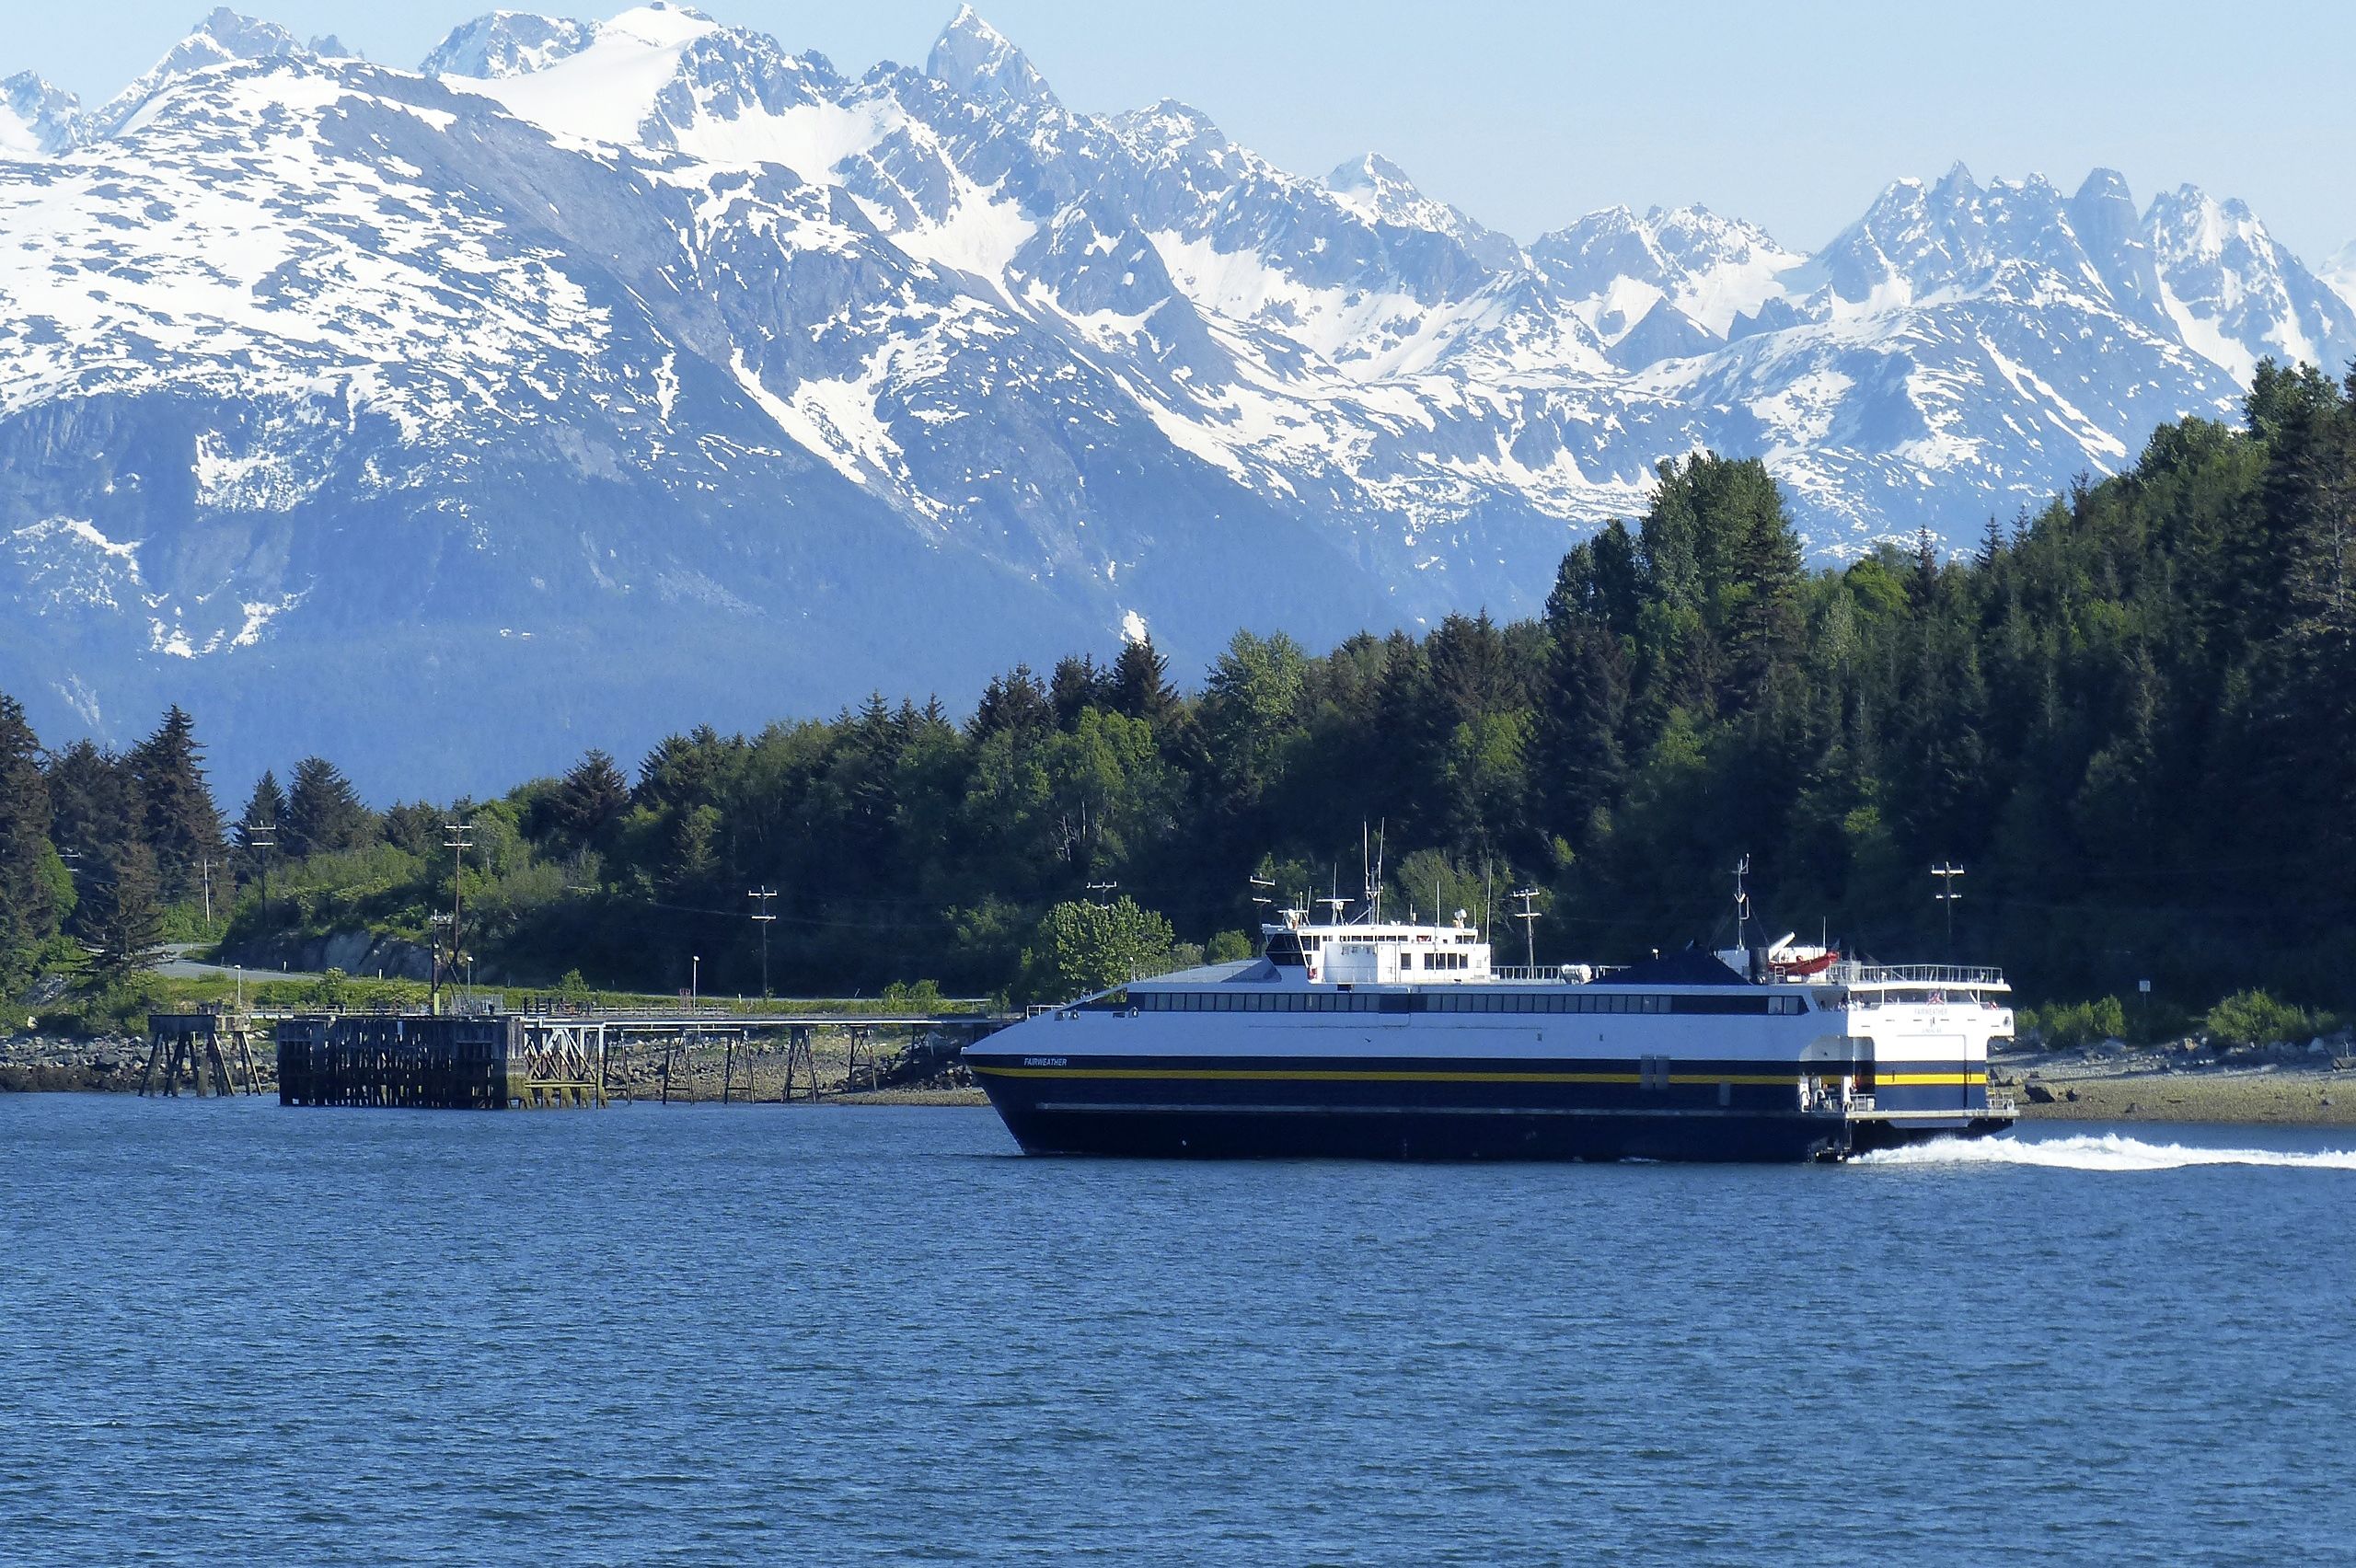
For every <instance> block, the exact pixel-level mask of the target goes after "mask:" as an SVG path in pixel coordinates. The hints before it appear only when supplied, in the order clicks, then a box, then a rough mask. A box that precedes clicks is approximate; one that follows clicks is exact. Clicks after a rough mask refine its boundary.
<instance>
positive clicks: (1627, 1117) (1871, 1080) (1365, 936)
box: [964, 911, 2014, 1160]
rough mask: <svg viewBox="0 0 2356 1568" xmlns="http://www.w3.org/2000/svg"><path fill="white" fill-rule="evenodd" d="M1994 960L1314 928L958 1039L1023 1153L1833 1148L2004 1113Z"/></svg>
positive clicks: (1840, 1153) (1782, 1155) (1405, 1154)
mask: <svg viewBox="0 0 2356 1568" xmlns="http://www.w3.org/2000/svg"><path fill="white" fill-rule="evenodd" d="M2008 994H2009V989H2008V987H2007V986H2005V984H2004V977H2003V975H2002V974H1999V973H1997V972H1996V971H1994V970H1992V969H1960V968H1950V967H1930V966H1921V967H1885V966H1879V965H1868V964H1861V963H1850V962H1842V960H1841V959H1840V957H1839V955H1838V954H1836V953H1832V952H1829V951H1825V950H1823V949H1819V948H1796V947H1794V946H1792V945H1791V939H1790V938H1788V937H1786V938H1785V939H1784V940H1782V941H1780V942H1777V943H1773V944H1771V945H1770V946H1768V947H1765V948H1759V949H1750V950H1740V949H1738V950H1735V951H1728V952H1725V953H1712V952H1708V951H1698V950H1694V951H1685V952H1680V953H1673V954H1670V955H1669V956H1666V957H1658V958H1655V959H1653V960H1651V961H1649V962H1646V963H1638V964H1635V965H1633V966H1631V967H1628V968H1623V969H1617V970H1609V969H1596V968H1591V967H1588V966H1585V965H1565V966H1563V967H1561V968H1558V969H1543V970H1542V969H1526V968H1518V967H1516V968H1508V967H1500V966H1497V965H1496V964H1494V963H1492V962H1491V951H1490V946H1489V944H1488V943H1487V942H1486V941H1485V940H1483V939H1482V937H1481V934H1480V933H1479V932H1478V931H1477V930H1476V929H1474V928H1472V927H1470V926H1468V925H1467V924H1465V919H1464V916H1463V914H1462V912H1461V911H1460V912H1459V914H1458V916H1457V918H1456V923H1455V924H1453V925H1446V926H1442V925H1415V924H1412V923H1411V924H1403V925H1402V924H1388V925H1386V924H1382V923H1380V919H1379V917H1377V918H1373V919H1369V920H1367V921H1360V922H1340V921H1335V922H1334V923H1329V924H1312V923H1310V922H1308V921H1306V920H1305V919H1304V918H1303V917H1301V915H1300V913H1299V912H1298V911H1288V912H1287V914H1286V917H1285V921H1284V923H1283V924H1282V925H1280V926H1276V927H1271V928H1269V929H1268V932H1267V942H1266V947H1265V951H1264V952H1263V953H1262V955H1261V956H1260V957H1258V958H1256V959H1252V960H1248V961H1245V962H1242V963H1223V964H1210V965H1206V966H1203V967H1200V968H1195V969H1189V970H1184V971H1182V972H1180V973H1177V974H1167V975H1162V976H1159V977H1157V978H1154V979H1150V980H1138V981H1133V982H1131V983H1130V984H1128V985H1126V986H1119V987H1116V988H1114V989H1112V990H1108V991H1104V992H1101V993H1099V994H1097V995H1094V996H1091V997H1084V998H1082V999H1080V1000H1079V1001H1076V1002H1072V1003H1070V1004H1068V1005H1066V1006H1062V1007H1055V1008H1045V1009H1034V1011H1033V1014H1032V1016H1031V1017H1029V1018H1027V1019H1026V1020H1023V1021H1022V1023H1019V1024H1016V1025H1014V1026H1013V1027H1012V1028H1010V1029H1007V1030H1004V1031H1001V1032H999V1033H997V1034H995V1035H992V1036H990V1037H989V1038H988V1039H987V1040H986V1041H982V1042H980V1043H976V1044H975V1045H973V1046H971V1047H969V1048H968V1049H967V1050H966V1052H965V1054H964V1055H965V1061H966V1063H967V1065H968V1066H971V1068H972V1069H973V1071H974V1074H975V1076H976V1079H977V1080H978V1081H979V1082H980V1083H981V1084H982V1086H983V1088H984V1089H985V1090H987V1092H988V1094H989V1098H990V1103H991V1104H992V1105H993V1106H995V1107H996V1108H997V1110H998V1113H999V1116H1000V1117H1002V1118H1003V1119H1004V1121H1005V1123H1006V1125H1007V1129H1008V1131H1010V1132H1011V1133H1012V1134H1013V1135H1014V1137H1015V1140H1016V1141H1017V1142H1018V1143H1020V1144H1021V1145H1022V1147H1023V1149H1024V1150H1025V1151H1026V1152H1029V1153H1033V1154H1105V1155H1143V1156H1159V1157H1186V1156H1200V1157H1244V1156H1327V1157H1347V1158H1364V1159H1589V1160H1616V1159H1679V1160H1683V1159H1715V1160H1810V1159H1844V1158H1846V1157H1847V1156H1849V1155H1852V1154H1856V1153H1861V1152H1864V1151H1865V1150H1868V1149H1873V1148H1878V1147H1888V1146H1891V1145H1894V1144H1899V1143H1904V1142H1908V1141H1911V1140H1916V1139H1922V1138H1928V1137H1934V1136H1977V1135H1981V1134H1986V1133H1990V1132H1994V1131H1997V1130H1999V1129H2001V1128H2004V1127H2008V1126H2010V1125H2011V1124H2012V1121H2013V1116H2014V1110H2013V1107H2012V1106H2011V1104H2010V1103H2008V1102H2006V1101H2001V1100H1996V1099H1992V1098H1991V1096H1990V1094H1989V1092H1988V1043H1989V1042H1990V1041H1991V1040H1992V1039H2001V1038H2007V1037H2009V1036H2010V1035H2011V1033H2012V1029H2013V1015H2012V1010H2011V1009H2010V1008H2009V1007H2008V1006H2007V1005H2005V1000H2004V998H2005V997H2007V995H2008Z"/></svg>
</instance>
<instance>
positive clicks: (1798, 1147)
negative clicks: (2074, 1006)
mask: <svg viewBox="0 0 2356 1568" xmlns="http://www.w3.org/2000/svg"><path fill="white" fill-rule="evenodd" d="M966 1059H967V1062H968V1065H969V1066H971V1067H972V1069H973V1071H974V1073H975V1075H976V1079H977V1080H978V1081H979V1082H980V1083H981V1084H982V1086H983V1087H984V1089H985V1090H987V1092H988V1094H989V1097H990V1102H991V1104H992V1105H993V1106H995V1107H996V1108H997V1110H998V1113H999V1116H1000V1117H1001V1118H1002V1119H1003V1120H1004V1122H1005V1123H1006V1126H1007V1129H1008V1131H1009V1132H1011V1134H1012V1135H1013V1136H1014V1138H1015V1141H1016V1142H1017V1143H1019V1144H1020V1145H1021V1146H1022V1148H1023V1150H1024V1152H1026V1153H1030V1154H1070V1155H1126V1156H1139V1157H1147V1158H1161V1159H1184V1158H1198V1159H1238V1158H1328V1159H1406V1160H1623V1159H1659V1160H1743V1161H1773V1162H1788V1161H1807V1160H1823V1159H1842V1158H1845V1157H1847V1156H1848V1155H1851V1154H1853V1153H1859V1152H1863V1151H1864V1150H1865V1149H1867V1148H1874V1147H1888V1146H1890V1145H1893V1144H1896V1143H1901V1142H1906V1141H1911V1140H1915V1139H1920V1138H1923V1137H1931V1136H1973V1135H1974V1134H1977V1133H1983V1132H1989V1131H1994V1130H1996V1129H1997V1128H1999V1127H2001V1126H2003V1125H2006V1124H2008V1122H2006V1121H2004V1120H2000V1119H1992V1118H1990V1117H1989V1116H1988V1115H1987V1113H1986V1112H1985V1110H1984V1106H1983V1108H1981V1109H1979V1110H1975V1109H1973V1108H1971V1107H1969V1105H1967V1104H1965V1103H1963V1095H1962V1094H1961V1093H1958V1097H1957V1103H1956V1104H1955V1105H1954V1107H1953V1108H1952V1109H1951V1110H1945V1111H1941V1110H1933V1109H1928V1108H1926V1109H1924V1110H1923V1111H1920V1112H1914V1113H1882V1114H1880V1115H1878V1116H1874V1117H1870V1118H1866V1117H1858V1116H1853V1115H1852V1114H1851V1113H1848V1112H1846V1111H1844V1110H1842V1109H1840V1108H1837V1107H1828V1108H1825V1109H1819V1110H1801V1109H1799V1108H1798V1106H1797V1104H1796V1101H1797V1098H1798V1097H1797V1087H1798V1084H1799V1082H1800V1078H1801V1075H1802V1073H1803V1072H1804V1071H1805V1070H1806V1069H1805V1068H1804V1066H1802V1065H1801V1064H1798V1063H1794V1064H1792V1065H1791V1066H1789V1067H1786V1068H1778V1067H1775V1066H1771V1065H1770V1064H1765V1063H1761V1062H1758V1061H1755V1060H1745V1061H1724V1062H1708V1061H1693V1060H1687V1061H1682V1062H1680V1063H1678V1064H1676V1072H1675V1074H1674V1077H1673V1078H1671V1080H1670V1081H1669V1082H1667V1083H1656V1082H1653V1081H1651V1080H1650V1077H1649V1075H1648V1074H1646V1071H1645V1069H1644V1066H1643V1064H1641V1063H1639V1062H1636V1061H1626V1062H1609V1061H1596V1060H1591V1059H1582V1060H1565V1061H1552V1062H1550V1061H1541V1060H1530V1059H1528V1058H1515V1059H1497V1060H1488V1061H1478V1060H1476V1061H1467V1060H1464V1059H1461V1058H1448V1059H1427V1060H1418V1059H1413V1058H1409V1059H1401V1058H1397V1057H1381V1058H1363V1059H1355V1060H1354V1059H1348V1058H1335V1057H1319V1058H1315V1059H1312V1060H1300V1059H1282V1058H1258V1059H1250V1058H1237V1057H1233V1056H1220V1057H1214V1058H1192V1059H1190V1058H1172V1057H1125V1058H1117V1059H1088V1058H1075V1057H1051V1056H1040V1055H1016V1054H1013V1053H1011V1052H1010V1053H1005V1054H999V1055H988V1054H985V1053H983V1052H981V1051H978V1050H974V1051H969V1052H968V1053H967V1057H966ZM1960 1076H1962V1075H1958V1077H1960ZM1983 1098H1984V1097H1983Z"/></svg>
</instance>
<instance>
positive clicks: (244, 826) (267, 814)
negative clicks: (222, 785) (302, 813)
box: [237, 768, 286, 849]
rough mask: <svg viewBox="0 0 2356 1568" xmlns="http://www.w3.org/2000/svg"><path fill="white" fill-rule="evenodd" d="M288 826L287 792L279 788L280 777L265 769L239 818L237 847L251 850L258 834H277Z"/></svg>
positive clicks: (247, 798)
mask: <svg viewBox="0 0 2356 1568" xmlns="http://www.w3.org/2000/svg"><path fill="white" fill-rule="evenodd" d="M285 825H286V791H285V790H281V789H280V788H279V787H278V775H277V774H276V773H274V772H271V770H269V769H267V768H265V769H263V771H262V776H261V777H260V778H258V779H256V780H255V781H254V792H253V793H252V794H250V795H248V796H247V797H246V809H245V813H244V814H243V815H241V816H239V817H238V818H237V847H239V848H240V849H251V848H252V847H253V837H254V835H255V834H256V833H257V832H262V833H275V832H277V831H278V830H280V829H282V828H283V827H284V826H285Z"/></svg>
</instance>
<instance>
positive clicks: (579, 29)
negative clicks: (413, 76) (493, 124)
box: [419, 11, 597, 81]
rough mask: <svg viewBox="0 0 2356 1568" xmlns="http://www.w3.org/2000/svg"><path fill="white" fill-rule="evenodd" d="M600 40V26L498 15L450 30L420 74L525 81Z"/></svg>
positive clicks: (567, 19) (517, 13) (524, 15)
mask: <svg viewBox="0 0 2356 1568" xmlns="http://www.w3.org/2000/svg"><path fill="white" fill-rule="evenodd" d="M596 39H597V24H596V23H595V22H582V21H575V20H573V19H572V18H571V17H540V16H534V15H532V14H531V13H529V12H524V11H493V12H491V14H490V15H489V16H487V17H476V18H475V19H474V20H473V21H471V22H461V23H459V24H458V25H457V26H456V27H455V28H453V29H450V33H449V36H448V37H446V38H445V39H444V40H442V41H441V43H439V44H438V45H436V46H435V47H434V50H433V53H431V54H429V55H427V56H426V57H425V63H424V64H422V65H421V66H420V67H419V69H420V70H422V71H423V72H424V73H425V74H426V75H429V76H467V77H470V78H473V79H475V80H478V81H492V80H496V79H498V78H500V77H502V76H526V75H531V74H532V73H533V72H535V71H544V70H546V69H548V68H549V66H550V65H553V64H555V63H557V62H558V61H560V60H564V59H567V58H570V57H571V56H572V55H575V54H578V53H580V52H582V51H583V50H584V49H586V48H588V47H589V46H590V45H591V44H592V43H594V42H595V41H596Z"/></svg>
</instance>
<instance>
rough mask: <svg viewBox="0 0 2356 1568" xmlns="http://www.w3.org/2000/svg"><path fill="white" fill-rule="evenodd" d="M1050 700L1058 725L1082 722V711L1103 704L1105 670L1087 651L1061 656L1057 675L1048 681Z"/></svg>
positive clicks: (1063, 725) (1068, 727) (1065, 727)
mask: <svg viewBox="0 0 2356 1568" xmlns="http://www.w3.org/2000/svg"><path fill="white" fill-rule="evenodd" d="M1047 699H1048V700H1049V701H1050V702H1052V703H1053V704H1055V709H1056V724H1057V727H1058V728H1060V729H1065V730H1069V729H1071V728H1073V727H1074V726H1075V725H1077V724H1078V723H1079V722H1080V714H1081V713H1082V712H1083V711H1085V710H1086V709H1091V708H1095V707H1100V706H1102V705H1103V700H1104V674H1103V671H1101V670H1099V669H1098V668H1097V667H1096V661H1095V660H1093V659H1091V658H1090V657H1089V656H1088V655H1087V654H1085V653H1075V654H1072V655H1071V656H1070V657H1068V658H1064V659H1058V660H1057V661H1056V673H1055V678H1054V679H1052V680H1050V681H1049V682H1048V683H1047Z"/></svg>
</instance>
